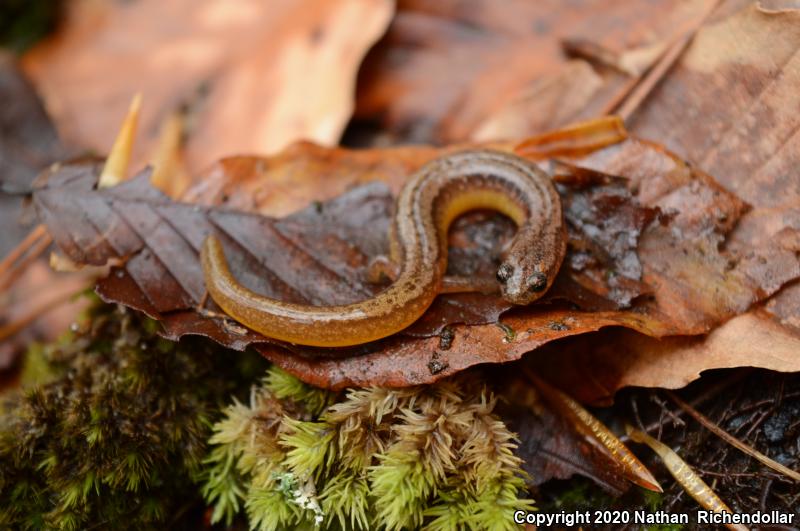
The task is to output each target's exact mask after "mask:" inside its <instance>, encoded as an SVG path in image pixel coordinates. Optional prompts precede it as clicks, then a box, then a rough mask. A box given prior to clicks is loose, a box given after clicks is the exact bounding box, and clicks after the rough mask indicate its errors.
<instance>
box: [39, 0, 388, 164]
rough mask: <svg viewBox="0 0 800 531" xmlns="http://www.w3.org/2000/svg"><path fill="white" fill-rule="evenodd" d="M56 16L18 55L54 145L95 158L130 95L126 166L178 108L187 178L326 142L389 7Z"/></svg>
mask: <svg viewBox="0 0 800 531" xmlns="http://www.w3.org/2000/svg"><path fill="white" fill-rule="evenodd" d="M67 8H68V9H67V11H68V12H67V14H66V16H65V20H64V22H63V24H62V25H61V29H60V31H59V32H58V33H57V34H56V35H55V36H53V37H52V38H50V39H48V40H47V41H46V42H44V43H42V44H40V45H38V46H37V47H35V48H34V49H32V50H31V51H29V52H28V53H27V54H26V55H25V56H24V57H23V67H24V69H25V72H26V73H27V74H28V76H30V78H31V79H32V80H33V82H34V83H35V85H36V87H37V89H38V90H39V92H40V94H42V96H43V98H44V100H45V103H46V106H47V109H48V111H49V112H50V115H51V116H52V117H53V118H54V120H55V122H56V124H57V126H58V129H59V131H60V133H61V135H62V137H63V138H64V140H65V142H67V143H69V144H72V145H75V146H78V147H81V148H83V149H92V150H95V151H97V152H101V153H104V152H107V151H108V149H109V148H110V147H111V142H112V139H113V138H114V135H115V133H116V131H117V127H118V125H119V120H120V117H121V116H123V115H124V113H125V109H126V108H127V106H128V103H129V101H130V98H131V96H132V95H133V94H134V93H136V92H141V93H142V94H143V95H144V98H145V101H146V102H147V105H146V106H145V107H146V108H145V109H144V112H143V114H142V120H141V129H142V130H143V131H144V132H146V133H147V135H148V138H147V140H146V141H144V142H140V143H139V144H138V146H137V149H136V151H135V152H134V159H133V160H134V161H135V163H136V164H135V166H136V167H138V166H141V164H142V163H143V162H145V160H146V159H145V157H146V156H149V154H150V153H151V152H152V150H153V145H154V142H155V141H156V137H157V135H158V128H159V124H161V123H162V122H164V121H165V119H166V118H167V117H168V116H169V115H170V114H171V113H172V112H174V111H175V110H177V109H178V108H179V107H181V106H184V105H188V106H189V107H190V109H191V121H192V124H193V127H192V131H191V134H190V136H189V141H188V145H187V157H188V162H189V165H190V168H193V169H195V170H196V169H197V168H200V167H204V166H206V165H207V164H209V163H210V162H212V161H214V160H217V159H218V158H220V157H221V156H223V155H226V154H230V153H240V152H257V153H264V152H273V151H277V150H279V149H281V148H283V147H284V146H286V145H287V144H289V143H291V142H292V141H295V140H297V139H311V140H316V141H317V142H320V143H325V144H335V143H336V142H337V141H338V139H339V136H340V135H341V133H342V131H343V129H344V127H345V125H346V123H347V121H348V120H349V119H350V115H351V112H352V108H353V105H354V103H353V96H354V90H355V88H354V87H355V76H356V72H357V69H358V67H359V65H360V63H361V60H362V57H363V55H364V54H365V53H366V51H367V49H368V48H369V47H370V46H371V45H372V44H373V43H374V42H375V40H377V39H378V38H379V37H380V36H381V35H382V34H383V32H384V30H385V28H386V26H387V24H388V23H389V21H390V19H391V16H392V12H393V9H394V7H393V3H392V2H391V0H343V1H340V2H327V1H324V0H321V1H320V0H306V1H303V2H296V1H294V0H284V1H281V2H270V3H263V2H258V1H255V0H247V1H244V2H236V3H231V2H226V1H224V0H216V1H212V2H204V3H202V4H197V3H196V2H192V1H190V0H181V1H173V2H169V3H168V4H165V3H163V2H159V1H157V0H142V1H138V2H133V3H116V2H109V1H102V2H96V1H91V0H82V1H77V2H70V3H69V4H68V5H67ZM155 20H157V21H158V24H154V23H153V21H155ZM353 28H358V31H353ZM121 64H124V65H125V67H124V68H119V65H121ZM112 73H113V74H112ZM220 131H224V134H220Z"/></svg>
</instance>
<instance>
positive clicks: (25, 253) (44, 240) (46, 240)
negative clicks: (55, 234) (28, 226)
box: [0, 225, 53, 293]
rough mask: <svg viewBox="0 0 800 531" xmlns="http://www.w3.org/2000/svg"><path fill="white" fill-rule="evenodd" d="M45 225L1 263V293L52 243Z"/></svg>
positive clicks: (27, 237)
mask: <svg viewBox="0 0 800 531" xmlns="http://www.w3.org/2000/svg"><path fill="white" fill-rule="evenodd" d="M52 241H53V240H52V238H51V237H50V234H49V233H48V232H47V228H46V227H45V226H44V225H38V226H37V227H36V228H34V229H33V230H32V231H31V232H30V233H29V234H28V235H27V236H26V237H25V239H23V240H22V241H21V242H20V243H19V245H17V246H16V247H15V248H14V249H12V250H11V252H10V253H8V255H7V256H6V257H5V258H4V259H3V261H2V262H0V293H3V292H4V291H5V290H6V289H8V287H9V286H10V285H11V284H12V283H13V282H14V281H15V280H16V279H17V278H19V276H20V274H22V272H23V271H24V270H25V268H26V267H28V266H29V265H30V264H31V262H33V261H34V260H36V259H37V258H38V257H39V255H41V254H42V253H43V252H44V251H45V249H47V248H48V247H49V246H50V243H51V242H52Z"/></svg>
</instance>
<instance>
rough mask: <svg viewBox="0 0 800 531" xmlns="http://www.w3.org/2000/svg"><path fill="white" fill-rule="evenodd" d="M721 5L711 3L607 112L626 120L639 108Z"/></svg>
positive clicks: (605, 111) (608, 106) (626, 89)
mask: <svg viewBox="0 0 800 531" xmlns="http://www.w3.org/2000/svg"><path fill="white" fill-rule="evenodd" d="M718 5H719V0H716V1H712V2H711V3H709V5H708V8H707V9H706V11H705V12H704V13H703V14H702V15H701V16H700V17H699V18H698V19H697V21H696V22H695V23H694V24H693V25H692V27H691V28H690V29H689V30H688V31H686V32H685V33H684V34H683V36H682V37H680V38H678V39H676V40H675V42H673V43H672V44H671V45H670V46H669V47H668V48H667V50H666V51H665V52H664V54H663V55H662V56H661V57H660V58H659V60H658V61H657V62H656V64H655V65H654V66H653V67H652V68H651V69H650V70H649V71H648V72H647V73H646V74H645V75H644V77H642V78H633V79H631V80H630V81H629V82H628V83H626V84H625V86H624V87H623V88H622V91H621V93H620V95H619V96H618V97H616V98H614V100H612V101H611V102H610V103H609V104H608V105H607V106H606V108H605V109H604V113H605V114H616V115H618V116H620V117H621V118H622V119H623V120H624V121H627V120H628V118H630V117H631V115H632V114H633V113H634V112H635V111H636V109H638V108H639V105H641V103H642V102H643V101H644V100H645V99H646V98H647V96H649V95H650V93H651V92H652V91H653V89H654V88H655V87H656V85H658V83H660V82H661V80H662V79H663V77H664V75H665V74H666V73H667V72H668V71H669V70H670V69H671V68H672V67H673V65H675V63H676V62H677V61H678V59H679V58H680V56H681V55H683V52H684V51H685V50H686V48H687V47H688V46H689V43H690V42H692V39H694V36H695V34H696V33H697V31H698V30H699V29H700V28H701V27H702V26H703V24H704V23H705V21H706V20H707V19H708V17H709V16H710V15H711V13H712V12H713V11H714V10H715V9H716V8H717V6H718Z"/></svg>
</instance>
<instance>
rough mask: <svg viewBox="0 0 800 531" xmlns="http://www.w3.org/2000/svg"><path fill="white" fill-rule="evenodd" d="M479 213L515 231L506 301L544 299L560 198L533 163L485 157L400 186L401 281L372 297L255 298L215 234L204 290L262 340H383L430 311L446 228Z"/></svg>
mask: <svg viewBox="0 0 800 531" xmlns="http://www.w3.org/2000/svg"><path fill="white" fill-rule="evenodd" d="M478 208H489V209H492V210H497V211H500V212H502V213H504V214H506V215H507V216H509V217H510V218H511V219H513V220H514V222H515V223H516V224H517V234H516V236H515V237H514V240H513V241H512V243H511V246H510V248H509V249H508V251H507V253H506V256H505V260H504V262H503V264H502V265H501V266H500V268H499V269H498V271H497V279H498V282H499V283H500V288H501V292H502V294H503V297H504V298H505V299H506V300H508V301H510V302H512V303H515V304H528V303H530V302H531V301H533V300H535V299H536V298H538V297H540V296H541V295H542V294H543V293H544V292H545V291H546V290H547V288H549V287H550V285H551V283H552V282H553V279H554V277H555V275H556V273H557V272H558V269H559V267H560V266H561V262H562V260H563V258H564V253H565V250H566V233H565V229H564V222H563V216H562V212H561V202H560V199H559V196H558V193H557V191H556V189H555V187H554V185H553V183H552V181H551V180H550V179H549V178H548V177H547V175H545V174H544V173H543V172H542V171H541V170H540V169H539V168H537V167H536V166H535V165H534V164H533V163H531V162H529V161H527V160H525V159H522V158H520V157H517V156H515V155H511V154H507V153H502V152H497V151H488V150H471V151H464V152H460V153H455V154H452V155H446V156H443V157H441V158H439V159H436V160H434V161H432V162H430V163H429V164H427V165H425V166H424V167H423V168H421V169H420V170H419V171H418V172H417V173H416V174H415V175H414V176H413V177H412V178H411V179H410V180H409V182H408V183H407V184H406V185H405V187H404V188H403V190H402V191H401V193H400V197H399V198H398V200H397V208H396V212H395V217H394V222H393V226H392V234H391V253H392V259H393V260H394V261H395V263H396V264H398V265H399V269H398V275H397V277H396V279H395V281H394V282H393V283H392V284H391V285H390V286H389V287H387V288H386V289H385V290H384V291H382V292H380V293H379V294H377V295H376V296H375V297H373V298H371V299H367V300H365V301H361V302H356V303H352V304H346V305H338V306H324V307H323V306H310V305H302V304H293V303H286V302H282V301H279V300H275V299H271V298H269V297H264V296H262V295H259V294H257V293H255V292H253V291H251V290H249V289H247V288H246V287H244V286H243V285H241V284H240V283H239V282H237V281H236V279H235V278H234V277H233V275H232V274H231V272H230V269H229V267H228V263H227V260H226V259H225V254H224V251H223V248H222V245H221V244H220V242H219V240H218V239H217V238H216V237H214V236H209V237H208V238H207V239H206V241H205V242H204V243H203V248H202V251H201V259H202V264H203V272H204V274H205V281H206V286H207V288H208V291H209V293H210V295H211V297H212V298H213V299H214V301H215V302H216V303H217V304H218V305H219V306H220V307H221V308H222V309H223V310H224V311H225V313H227V314H228V315H230V316H231V317H232V318H234V319H235V320H237V321H238V322H240V323H242V324H244V325H246V326H248V327H250V328H252V329H253V330H256V331H258V332H260V333H262V334H264V335H265V336H268V337H272V338H275V339H280V340H283V341H288V342H291V343H297V344H302V345H311V346H321V347H338V346H348V345H356V344H361V343H366V342H369V341H373V340H376V339H380V338H382V337H386V336H389V335H391V334H394V333H395V332H398V331H400V330H402V329H404V328H406V327H407V326H409V325H410V324H411V323H413V322H414V321H416V320H417V318H419V317H420V316H421V315H422V314H423V313H424V312H425V310H426V309H427V308H428V307H429V306H430V305H431V303H432V302H433V300H434V298H435V297H436V296H437V295H438V294H439V292H440V291H441V290H442V283H443V279H444V275H445V270H446V269H447V231H448V228H449V226H450V223H451V222H452V221H453V220H454V219H455V218H456V217H457V216H459V215H460V214H462V213H464V212H466V211H468V210H474V209H478Z"/></svg>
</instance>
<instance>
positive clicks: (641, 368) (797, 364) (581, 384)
mask: <svg viewBox="0 0 800 531" xmlns="http://www.w3.org/2000/svg"><path fill="white" fill-rule="evenodd" d="M798 352H800V338H798V337H797V336H796V335H795V334H793V333H792V332H791V331H790V330H789V329H787V328H786V327H784V326H781V325H780V324H778V323H775V322H774V321H773V320H771V319H770V318H769V317H768V316H766V315H764V314H763V312H749V313H746V314H743V315H740V316H738V317H734V318H733V319H731V320H730V321H728V322H727V323H725V324H723V325H721V326H720V327H719V328H716V329H715V330H713V331H712V332H711V333H710V334H708V336H700V337H666V338H662V339H660V340H657V339H653V338H650V337H647V336H644V335H642V334H637V333H635V332H632V331H630V330H624V329H610V330H604V331H602V332H599V333H597V334H593V335H591V336H589V335H586V336H579V337H575V338H570V339H567V340H564V341H559V342H555V343H551V344H549V345H546V346H545V347H544V348H543V349H540V350H539V351H537V352H536V354H535V355H532V356H529V357H527V358H526V363H528V364H530V365H531V366H532V367H535V368H536V371H537V372H538V373H540V374H542V375H543V376H544V377H546V378H547V379H548V381H551V382H553V383H554V384H556V385H558V386H559V387H560V388H562V389H569V390H570V392H571V393H572V394H573V395H574V396H575V398H577V399H579V400H580V401H581V402H584V403H587V404H594V405H598V406H599V405H609V404H610V403H611V402H612V400H613V397H614V394H615V393H616V392H617V391H618V390H619V389H621V388H623V387H627V386H640V387H666V388H669V389H679V388H681V387H684V386H685V385H687V384H689V383H690V382H692V381H694V380H695V379H697V378H699V377H700V375H701V373H702V372H703V371H707V370H711V369H724V368H733V367H751V366H757V367H762V368H765V369H771V370H774V371H783V372H797V371H800V356H798V355H797V353H798Z"/></svg>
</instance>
